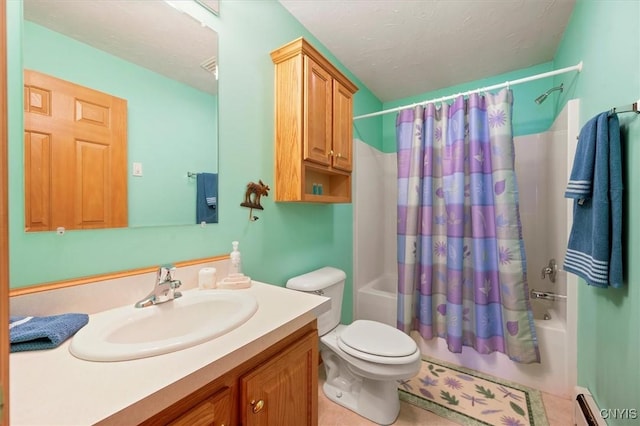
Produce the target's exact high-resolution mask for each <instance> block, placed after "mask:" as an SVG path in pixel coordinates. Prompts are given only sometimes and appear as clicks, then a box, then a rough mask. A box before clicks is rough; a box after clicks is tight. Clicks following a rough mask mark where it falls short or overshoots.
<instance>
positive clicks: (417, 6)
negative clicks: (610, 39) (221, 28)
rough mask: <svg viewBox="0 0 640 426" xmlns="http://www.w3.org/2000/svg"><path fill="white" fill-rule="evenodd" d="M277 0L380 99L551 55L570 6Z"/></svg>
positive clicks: (502, 1) (516, 0)
mask: <svg viewBox="0 0 640 426" xmlns="http://www.w3.org/2000/svg"><path fill="white" fill-rule="evenodd" d="M279 1H280V3H281V4H282V5H283V6H284V7H285V8H286V9H287V10H289V12H290V13H291V14H292V15H293V16H294V17H295V18H296V19H297V20H298V21H300V22H301V23H302V25H304V26H305V27H306V28H307V29H308V30H309V31H310V32H311V33H312V34H313V35H314V36H315V37H317V38H318V40H320V42H321V43H323V44H324V45H325V46H326V47H327V48H328V49H329V50H330V51H331V52H332V53H333V54H334V55H335V56H336V58H338V59H339V60H340V62H342V64H343V65H344V66H346V67H347V68H348V69H349V70H350V71H351V72H352V73H353V74H355V75H356V76H357V77H358V78H359V79H360V80H361V81H362V82H363V83H364V84H365V85H366V86H367V87H368V88H369V89H370V90H371V91H372V92H373V93H374V94H375V95H376V96H377V97H378V98H379V99H380V100H381V101H383V102H386V101H390V100H394V99H401V98H405V97H408V96H413V95H418V94H420V93H424V92H429V91H432V90H437V89H442V88H445V87H449V86H453V85H457V84H461V83H465V82H469V81H473V80H478V79H482V78H486V77H490V76H494V75H498V74H502V73H505V72H509V71H514V70H517V69H521V68H526V67H529V66H532V65H537V64H540V63H544V62H548V61H550V60H552V59H553V56H554V54H555V51H556V48H557V46H558V43H559V42H560V40H561V38H562V34H563V32H564V30H565V27H566V25H567V21H568V20H569V16H570V15H571V11H572V10H573V6H574V4H575V0H368V1H365V0H324V1H320V0H279ZM222 13H223V15H224V8H223V10H222Z"/></svg>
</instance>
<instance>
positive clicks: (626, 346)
mask: <svg viewBox="0 0 640 426" xmlns="http://www.w3.org/2000/svg"><path fill="white" fill-rule="evenodd" d="M580 60H582V61H583V62H584V70H583V71H582V73H581V75H580V78H579V79H577V80H576V81H575V84H574V85H573V86H572V87H570V88H569V90H568V91H567V93H566V94H565V96H563V104H564V102H566V100H567V99H571V98H579V99H580V124H581V125H583V124H584V123H585V122H586V121H587V120H589V119H590V118H591V117H593V116H594V115H596V114H598V113H600V112H602V111H606V110H608V109H610V108H612V107H615V106H618V105H625V104H630V103H632V102H635V101H637V100H638V99H639V98H640V2H637V1H624V0H622V1H612V0H610V1H593V0H589V1H586V0H578V2H577V4H576V6H575V9H574V11H573V14H572V16H571V20H570V22H569V25H568V27H567V30H566V31H565V34H564V36H563V39H562V42H561V44H560V46H559V48H558V51H557V54H556V58H555V64H554V65H555V67H556V68H562V67H565V66H568V65H571V64H573V63H575V62H578V61H580ZM565 86H566V85H565ZM619 117H620V120H621V123H624V125H623V126H622V127H623V136H624V140H623V159H624V165H625V167H624V169H625V170H624V179H625V192H624V197H625V198H624V209H623V217H624V219H623V220H624V225H623V226H624V228H623V236H624V237H623V238H624V240H623V252H624V267H625V287H624V288H622V289H618V290H616V289H607V290H602V289H597V288H592V287H589V286H587V285H586V284H585V283H584V282H583V281H581V282H580V286H579V289H578V292H579V293H578V295H579V296H578V383H579V385H581V386H585V387H587V388H589V389H590V390H591V392H592V393H593V395H594V397H595V399H596V402H597V403H598V405H599V406H600V408H610V409H613V408H620V409H623V408H630V409H631V408H635V409H636V410H640V405H639V404H640V376H639V374H640V373H638V372H639V371H640V357H639V356H638V354H639V353H640V326H639V325H640V285H638V284H639V283H640V263H639V262H638V259H639V258H640V246H639V245H638V241H640V221H639V220H638V218H639V217H640V168H638V164H640V116H636V115H634V114H620V115H619ZM637 421H638V420H635V421H631V420H623V419H611V418H610V419H609V420H608V422H609V425H621V426H622V425H630V424H638V423H637Z"/></svg>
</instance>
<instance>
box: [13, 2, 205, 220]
mask: <svg viewBox="0 0 640 426" xmlns="http://www.w3.org/2000/svg"><path fill="white" fill-rule="evenodd" d="M169 3H174V5H173V6H172V5H171V4H169ZM187 3H189V6H190V9H192V10H196V14H197V13H204V14H209V11H207V10H205V9H204V8H203V7H202V6H200V5H199V4H198V3H196V2H187V1H180V2H165V1H162V0H145V1H133V0H128V1H121V0H95V1H93V0H24V2H23V4H24V23H23V39H22V41H23V68H24V69H25V70H35V71H38V72H40V73H43V74H47V75H50V76H53V77H56V78H59V79H62V80H66V81H68V82H71V83H74V84H77V85H80V86H85V87H88V88H91V89H93V90H97V91H100V92H104V93H107V94H109V95H112V96H114V97H117V98H121V99H124V100H125V101H126V103H127V117H126V119H127V129H126V138H127V152H126V161H125V163H126V166H125V167H126V176H127V177H126V188H124V191H126V193H127V197H126V200H127V210H128V220H127V222H128V226H129V227H139V226H163V225H186V224H195V223H196V179H195V178H190V177H188V173H189V172H192V173H198V172H209V173H217V170H218V142H217V140H218V123H217V121H218V111H217V108H218V102H217V93H218V83H217V66H218V65H217V49H218V47H217V46H218V36H217V34H216V32H215V31H213V30H212V29H211V28H210V27H209V26H207V25H203V24H202V23H201V19H196V18H194V17H193V13H192V12H189V13H185V12H183V11H181V10H177V9H176V7H175V4H178V5H182V4H187ZM194 7H195V9H194ZM197 9H200V10H197ZM25 158H26V156H25ZM134 163H136V167H135V169H136V170H134ZM70 167H76V168H77V166H75V165H70ZM134 172H135V175H134ZM76 186H77V185H76ZM26 197H28V194H25V198H26ZM92 202H95V200H91V199H89V200H88V201H86V203H88V205H90V204H91V203H92ZM25 213H26V210H25ZM57 226H59V225H57V224H56V223H53V222H52V223H51V227H52V228H51V229H53V230H55V229H56V227H57Z"/></svg>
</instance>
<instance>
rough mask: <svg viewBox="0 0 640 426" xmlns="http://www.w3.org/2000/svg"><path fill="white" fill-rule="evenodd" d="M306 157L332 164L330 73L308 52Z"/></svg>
mask: <svg viewBox="0 0 640 426" xmlns="http://www.w3.org/2000/svg"><path fill="white" fill-rule="evenodd" d="M304 75H305V81H304V85H305V87H304V90H303V92H304V100H303V105H304V107H303V110H304V111H305V112H306V113H304V114H303V116H304V133H303V134H304V141H303V146H304V150H303V152H304V154H303V155H304V158H303V159H304V160H310V161H313V162H315V163H319V164H324V165H327V166H328V165H330V163H331V157H330V155H329V153H330V151H331V138H332V136H333V134H332V131H331V122H332V117H331V114H332V111H331V109H332V105H331V96H332V84H331V82H332V78H331V75H329V73H328V72H327V71H325V69H324V68H322V67H321V66H320V65H318V64H317V63H315V62H314V61H313V59H311V58H309V57H308V56H305V57H304Z"/></svg>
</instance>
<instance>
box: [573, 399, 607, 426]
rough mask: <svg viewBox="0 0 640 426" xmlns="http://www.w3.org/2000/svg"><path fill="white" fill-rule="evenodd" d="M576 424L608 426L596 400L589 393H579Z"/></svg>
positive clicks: (576, 402)
mask: <svg viewBox="0 0 640 426" xmlns="http://www.w3.org/2000/svg"><path fill="white" fill-rule="evenodd" d="M575 420H576V422H575V424H576V426H607V423H606V422H605V421H604V419H603V418H602V416H601V415H600V409H599V408H598V405H597V404H596V401H595V400H594V399H593V397H592V396H591V395H589V394H585V393H579V394H578V395H577V396H576V401H575Z"/></svg>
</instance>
